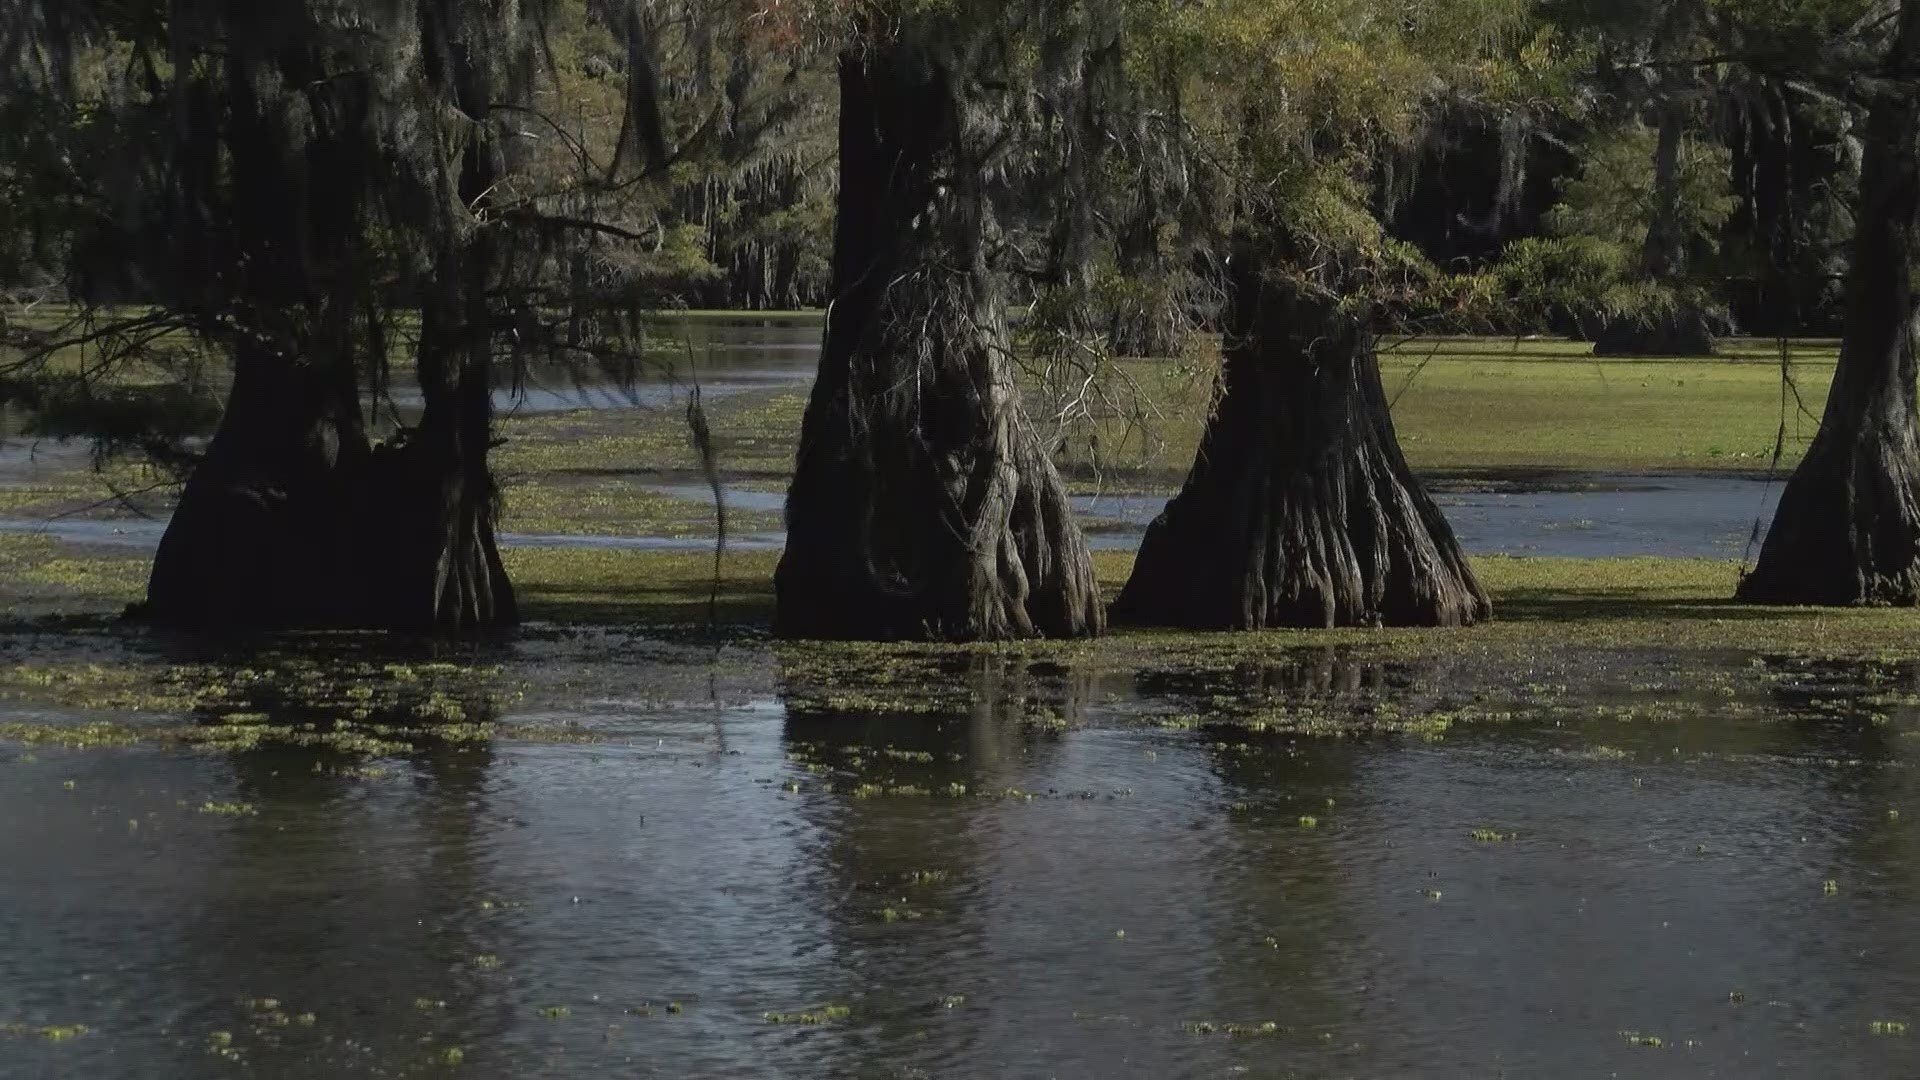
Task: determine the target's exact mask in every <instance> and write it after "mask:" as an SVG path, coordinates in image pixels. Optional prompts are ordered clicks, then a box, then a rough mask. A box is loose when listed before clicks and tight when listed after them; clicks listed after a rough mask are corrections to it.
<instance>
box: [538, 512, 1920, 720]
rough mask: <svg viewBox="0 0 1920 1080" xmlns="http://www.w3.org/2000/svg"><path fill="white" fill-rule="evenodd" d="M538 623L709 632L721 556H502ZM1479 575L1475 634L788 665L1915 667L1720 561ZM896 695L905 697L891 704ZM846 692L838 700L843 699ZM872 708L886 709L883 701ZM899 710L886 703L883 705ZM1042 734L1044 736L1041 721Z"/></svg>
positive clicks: (1912, 626) (1872, 638)
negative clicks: (1653, 653) (1498, 662)
mask: <svg viewBox="0 0 1920 1080" xmlns="http://www.w3.org/2000/svg"><path fill="white" fill-rule="evenodd" d="M507 560H508V565H509V567H510V569H511V570H512V571H513V572H514V573H515V575H516V580H517V581H518V583H519V586H520V589H521V596H522V600H523V602H524V604H525V606H526V608H527V610H528V612H529V614H530V615H531V616H533V617H535V618H542V619H554V620H569V619H571V620H577V621H584V622H600V621H604V622H608V623H615V624H617V623H638V624H662V623H665V624H677V625H702V624H705V622H706V620H707V616H708V613H709V602H710V600H711V598H712V597H713V595H714V586H715V576H714V559H713V556H712V554H711V553H697V552H645V551H567V550H548V549H540V550H533V549H525V550H519V551H511V552H509V553H508V554H507ZM778 560H779V555H778V553H777V552H766V551H751V552H729V553H727V554H726V555H725V556H724V558H723V559H722V560H721V569H720V575H719V581H718V584H719V590H718V596H719V605H718V615H719V622H720V623H721V624H722V626H723V628H725V629H726V630H728V632H731V633H738V632H742V631H745V632H747V633H749V634H759V633H762V632H764V628H765V626H766V625H767V624H769V623H770V622H771V620H772V617H773V569H774V566H775V565H776V564H777V562H778ZM1094 565H1095V569H1096V571H1097V573H1098V574H1099V578H1100V583H1101V586H1102V588H1103V589H1104V590H1105V591H1106V592H1107V593H1108V595H1112V594H1114V593H1116V592H1117V591H1118V590H1119V588H1120V586H1121V585H1122V584H1123V583H1124V582H1125V580H1126V576H1127V574H1128V573H1129V572H1130V571H1131V569H1132V565H1133V557H1132V555H1131V554H1129V553H1126V552H1097V553H1096V554H1095V556H1094ZM1473 566H1474V569H1475V571H1476V573H1478V574H1479V575H1480V578H1481V581H1482V582H1483V583H1484V584H1485V585H1486V587H1487V589H1488V591H1489V592H1490V593H1491V594H1492V596H1493V601H1494V618H1493V620H1492V621H1490V622H1488V623H1485V624H1483V625H1481V626H1477V627H1472V628H1469V629H1465V630H1428V629H1385V630H1381V629H1366V628H1348V629H1339V630H1266V631H1259V632H1252V633H1241V632H1231V633H1228V632H1223V633H1194V632H1184V631H1165V630H1151V629H1132V628H1118V629H1116V630H1114V631H1113V632H1112V633H1110V634H1109V635H1108V636H1107V637H1105V638H1102V639H1097V640H1094V641H1051V642H1016V643H1010V644H993V645H960V646H937V645H924V644H916V643H833V644H825V643H797V644H790V645H789V644H783V645H782V646H780V650H779V651H780V655H781V659H782V662H783V664H788V665H797V666H800V667H802V668H811V669H816V670H817V671H818V673H820V674H823V675H824V674H826V671H825V669H826V668H829V667H831V668H833V669H836V670H838V671H840V672H841V674H842V675H843V676H846V677H843V678H839V679H836V680H832V681H831V682H830V683H828V684H826V686H825V692H827V693H829V694H833V695H836V696H835V697H834V700H832V701H829V702H825V703H826V704H832V705H835V706H837V707H843V708H854V707H859V706H863V705H865V706H879V705H890V706H901V707H911V706H912V705H914V704H918V705H920V706H921V707H922V708H924V709H926V710H935V709H940V708H945V707H947V706H948V704H950V703H948V702H944V701H929V700H927V699H924V698H919V697H916V696H914V695H916V694H918V692H919V691H920V689H921V687H920V686H919V685H917V684H918V682H919V680H917V679H914V678H910V677H906V678H903V677H902V676H903V674H904V673H906V672H908V671H911V670H912V669H915V668H922V667H926V666H929V665H935V666H937V663H938V658H940V657H955V656H967V655H983V654H1017V655H1029V656H1034V657H1053V658H1058V659H1060V660H1062V661H1068V660H1072V661H1091V662H1094V663H1095V666H1097V667H1103V666H1107V665H1106V664H1103V663H1100V661H1103V660H1104V661H1109V662H1111V663H1112V664H1113V665H1114V666H1117V667H1120V668H1128V666H1129V665H1130V664H1132V663H1133V662H1134V661H1137V660H1146V659H1151V658H1156V657H1157V658H1159V659H1161V660H1162V661H1165V662H1167V663H1172V664H1179V663H1182V662H1184V661H1186V660H1191V661H1193V662H1201V663H1209V664H1212V663H1231V662H1233V661H1235V660H1236V659H1240V658H1257V657H1260V656H1266V655H1271V654H1272V653H1273V652H1275V651H1276V650H1286V649H1297V648H1313V647H1325V646H1337V647H1341V648H1357V649H1361V650H1365V651H1369V652H1371V653H1373V654H1376V655H1378V656H1381V657H1389V658H1390V657H1396V656H1398V657H1417V656H1438V655H1471V654H1500V653H1507V654H1512V653H1524V652H1530V651H1537V650H1542V649H1559V648H1606V649H1640V648H1673V649H1701V650H1716V651H1725V650H1733V651H1744V652H1759V653H1769V654H1774V653H1784V654H1791V655H1805V656H1831V657H1882V658H1900V657H1920V612H1916V611H1915V610H1912V609H1897V608H1791V607H1764V606H1756V605H1751V604H1742V603H1738V602H1736V601H1734V600H1733V599H1732V597H1733V590H1734V586H1735V585H1736V584H1737V583H1738V581H1739V576H1740V567H1739V565H1738V564H1736V563H1733V562H1728V561H1721V560H1711V559H1668V558H1624V559H1551V558H1517V557H1507V556H1492V557H1483V558H1476V559H1474V560H1473ZM890 686H898V687H899V689H900V691H901V692H900V693H899V694H893V693H891V692H890V690H889V687H890ZM836 687H837V689H836ZM876 698H878V699H880V700H875V699H876ZM888 699H891V700H888ZM1035 722H1036V723H1037V724H1041V725H1042V726H1045V725H1044V718H1043V717H1039V716H1037V715H1036V720H1035Z"/></svg>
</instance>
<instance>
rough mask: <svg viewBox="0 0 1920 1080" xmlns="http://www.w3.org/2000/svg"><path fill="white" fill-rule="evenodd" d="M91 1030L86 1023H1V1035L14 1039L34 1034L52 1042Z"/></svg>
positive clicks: (76, 1036)
mask: <svg viewBox="0 0 1920 1080" xmlns="http://www.w3.org/2000/svg"><path fill="white" fill-rule="evenodd" d="M90 1030H92V1029H90V1028H88V1027H87V1025H85V1024H43V1025H41V1026H39V1027H32V1026H29V1025H27V1024H0V1036H6V1037H8V1038H14V1039H22V1038H26V1037H28V1036H33V1037H35V1038H39V1039H44V1040H46V1041H47V1042H50V1043H63V1042H71V1041H72V1040H74V1039H77V1038H79V1037H81V1036H82V1035H85V1034H87V1032H88V1031H90Z"/></svg>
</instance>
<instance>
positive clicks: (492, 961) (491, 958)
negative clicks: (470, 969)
mask: <svg viewBox="0 0 1920 1080" xmlns="http://www.w3.org/2000/svg"><path fill="white" fill-rule="evenodd" d="M472 963H473V966H474V970H476V971H499V970H500V958H499V957H498V956H495V955H493V954H492V953H481V954H479V955H478V956H475V957H474V958H473V961H472Z"/></svg>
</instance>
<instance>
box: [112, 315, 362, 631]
mask: <svg viewBox="0 0 1920 1080" xmlns="http://www.w3.org/2000/svg"><path fill="white" fill-rule="evenodd" d="M339 374H340V373H338V372H329V371H326V370H325V369H322V368H319V367H317V366H315V365H311V364H294V363H289V362H288V361H287V360H286V359H285V358H283V357H280V356H278V355H273V354H265V355H263V354H262V353H261V352H260V351H259V350H257V349H254V348H247V349H243V350H242V352H241V353H240V356H239V358H238V361H237V363H236V368H235V372H234V381H233V389H232V391H231V392H230V393H229V395H228V400H227V409H226V412H225V414H224V415H223V417H222V418H221V422H220V427H219V430H218V431H217V432H216V433H215V435H214V437H213V441H212V443H211V444H210V445H209V446H208V449H207V456H206V458H205V460H204V461H203V462H202V463H201V465H200V466H199V467H198V468H197V469H195V470H194V473H193V476H192V477H191V479H189V480H188V482H187V486H186V489H185V490H184V491H183V492H182V493H181V497H180V503H179V506H178V507H177V508H176V509H175V511H174V514H173V520H172V521H171V522H169V523H168V525H167V531H166V534H165V535H164V536H163V537H162V538H161V540H160V548H159V550H158V551H157V552H155V554H154V559H153V570H152V571H151V573H150V575H149V578H148V582H147V602H146V604H145V605H144V607H143V608H142V609H139V612H138V613H140V614H144V615H145V616H146V617H148V618H151V619H152V620H153V621H155V622H157V623H161V624H163V625H170V626H178V627H185V628H192V629H229V628H232V629H245V628H255V627H286V626H316V625H317V626H332V625H339V624H341V623H345V622H351V621H353V620H354V619H355V618H356V616H357V611H356V607H357V604H356V602H355V597H356V595H357V591H358V589H359V587H360V586H359V584H358V582H356V581H355V574H354V559H353V552H354V550H355V547H356V543H355V540H356V538H355V535H354V523H353V520H352V517H351V515H350V514H349V513H348V512H347V507H348V506H349V504H350V499H351V496H352V492H353V488H354V485H355V481H356V479H357V477H358V476H359V475H360V474H361V472H362V470H363V468H364V466H365V463H366V460H367V453H368V450H367V439H366V434H365V432H364V429H363V428H362V425H361V420H360V413H359V408H358V403H357V400H356V398H355V395H354V390H353V384H352V376H351V374H350V373H348V374H347V375H346V378H345V386H344V388H343V387H342V386H341V384H340V379H339V378H338V376H339ZM343 389H344V392H343Z"/></svg>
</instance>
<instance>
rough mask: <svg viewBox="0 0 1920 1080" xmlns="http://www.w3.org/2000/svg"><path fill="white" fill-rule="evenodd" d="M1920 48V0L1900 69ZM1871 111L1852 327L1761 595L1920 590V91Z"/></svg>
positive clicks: (1840, 599)
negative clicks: (1918, 276)
mask: <svg viewBox="0 0 1920 1080" xmlns="http://www.w3.org/2000/svg"><path fill="white" fill-rule="evenodd" d="M1916 58H1920V3H1913V2H1907V3H1903V4H1902V5H1901V11H1900V29H1899V38H1898V42H1897V43H1896V45H1895V46H1894V52H1893V55H1892V56H1891V57H1890V66H1892V67H1894V68H1895V69H1896V70H1902V69H1908V68H1910V67H1911V65H1912V64H1913V62H1914V60H1915V59H1916ZM1879 92H1880V95H1881V96H1880V97H1879V98H1878V99H1877V100H1876V101H1875V102H1874V104H1873V107H1872V110H1871V112H1870V114H1869V116H1868V119H1867V132H1866V152H1865V157H1864V159H1863V160H1862V162H1861V169H1860V205H1859V211H1858V212H1857V213H1856V214H1855V215H1854V218H1855V220H1856V221H1858V222H1859V223H1860V227H1859V228H1858V229H1857V230H1856V231H1855V234H1854V239H1853V261H1852V266H1851V268H1850V270H1849V272H1848V278H1847V314H1846V327H1845V331H1844V333H1843V336H1842V339H1841V345H1840V364H1839V367H1838V368H1837V369H1836V370H1835V371H1834V376H1833V389H1832V391H1831V393H1830V394H1829V395H1828V397H1827V409H1826V414H1825V416H1824V417H1822V419H1821V421H1820V431H1819V433H1818V434H1817V435H1815V436H1814V440H1813V445H1812V446H1810V447H1808V449H1807V456H1806V458H1805V459H1804V460H1802V461H1801V463H1800V467H1799V468H1798V469H1796V470H1794V474H1793V478H1792V479H1791V480H1790V481H1788V483H1787V489H1786V491H1785V492H1784V493H1783V494H1782V495H1781V497H1780V508H1779V510H1778V511H1776V512H1775V515H1774V520H1773V528H1772V530H1771V531H1770V532H1769V533H1768V534H1767V542H1766V546H1765V547H1764V548H1763V549H1762V550H1761V552H1760V561H1759V563H1758V564H1757V565H1756V566H1755V567H1754V570H1753V573H1751V574H1749V575H1747V576H1746V577H1745V578H1743V579H1742V580H1741V582H1740V588H1739V593H1738V595H1739V597H1740V598H1741V599H1743V600H1752V601H1757V602H1761V603H1784V604H1833V605H1840V604H1898V605H1912V604H1915V603H1917V602H1920V442H1916V437H1915V430H1914V408H1915V394H1914V378H1915V375H1916V365H1915V357H1914V335H1915V333H1916V331H1917V329H1920V328H1917V327H1916V322H1915V318H1916V298H1915V294H1914V278H1913V260H1914V258H1915V257H1916V255H1920V252H1917V251H1916V243H1915V241H1916V236H1915V232H1916V228H1917V227H1920V225H1917V219H1920V152H1917V151H1916V146H1915V139H1916V137H1917V136H1920V104H1916V98H1915V95H1914V92H1913V91H1912V89H1911V88H1910V87H1907V86H1905V85H1903V84H1901V83H1899V82H1897V81H1894V80H1889V81H1888V83H1887V84H1884V85H1882V86H1881V87H1880V91H1879Z"/></svg>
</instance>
